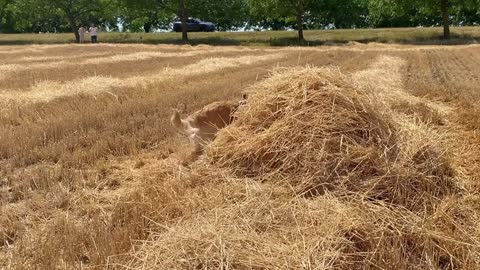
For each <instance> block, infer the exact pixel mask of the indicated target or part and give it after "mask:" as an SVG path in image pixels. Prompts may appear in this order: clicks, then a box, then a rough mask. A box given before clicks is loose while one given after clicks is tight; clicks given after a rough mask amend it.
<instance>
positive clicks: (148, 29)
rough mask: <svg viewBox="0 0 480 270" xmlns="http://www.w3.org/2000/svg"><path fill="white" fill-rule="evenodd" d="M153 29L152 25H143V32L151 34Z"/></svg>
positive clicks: (148, 23)
mask: <svg viewBox="0 0 480 270" xmlns="http://www.w3.org/2000/svg"><path fill="white" fill-rule="evenodd" d="M151 29H152V23H150V22H146V23H144V24H143V30H145V33H150V30H151Z"/></svg>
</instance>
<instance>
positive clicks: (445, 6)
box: [441, 0, 450, 39]
mask: <svg viewBox="0 0 480 270" xmlns="http://www.w3.org/2000/svg"><path fill="white" fill-rule="evenodd" d="M449 8H450V3H449V1H448V0H441V10H442V19H443V38H444V39H450V14H449V12H448V10H449Z"/></svg>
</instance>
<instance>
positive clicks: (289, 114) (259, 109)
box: [208, 68, 455, 211]
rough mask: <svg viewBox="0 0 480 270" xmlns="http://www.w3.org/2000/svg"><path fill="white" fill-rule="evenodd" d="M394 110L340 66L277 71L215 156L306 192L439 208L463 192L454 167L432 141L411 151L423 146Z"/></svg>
mask: <svg viewBox="0 0 480 270" xmlns="http://www.w3.org/2000/svg"><path fill="white" fill-rule="evenodd" d="M391 114H392V112H391V111H390V110H388V108H386V107H385V106H384V105H383V104H381V103H378V102H376V101H375V100H374V96H372V95H369V94H368V93H367V92H366V91H364V90H359V89H356V88H355V85H354V84H353V83H352V82H351V80H349V79H348V78H346V77H345V75H343V74H341V73H340V72H339V71H338V70H335V69H328V68H306V69H305V68H302V69H296V70H293V71H291V70H277V71H275V73H274V74H273V75H272V77H271V78H269V79H267V80H265V81H264V82H262V83H260V84H259V85H257V86H256V88H255V89H252V94H251V95H250V97H249V103H248V106H246V107H245V108H243V109H242V110H240V111H239V112H238V113H237V117H238V120H236V122H234V124H233V125H231V126H230V127H228V128H226V129H224V130H223V131H222V132H220V134H219V136H218V138H217V139H216V141H215V142H214V143H213V144H212V145H211V147H210V148H209V153H208V157H209V158H210V160H211V162H213V163H214V164H217V165H219V166H220V167H225V168H230V169H232V170H233V172H234V173H235V174H236V175H237V176H245V177H252V178H256V179H258V180H260V181H273V182H276V183H279V184H286V185H289V186H292V187H293V189H294V190H296V191H297V192H298V193H301V194H303V195H306V196H316V195H321V194H324V193H325V191H327V190H328V191H330V192H334V193H337V194H338V195H342V196H343V195H352V194H355V195H358V196H362V197H365V198H368V199H370V200H382V201H384V202H387V203H390V204H395V205H401V206H403V207H406V208H407V209H409V210H412V211H417V210H422V211H423V210H425V209H426V210H431V209H432V207H433V205H434V204H435V203H437V202H438V199H441V198H442V197H444V196H446V195H448V194H451V193H452V192H453V191H454V190H455V185H454V184H453V182H452V176H453V172H452V169H451V168H450V166H449V164H448V162H447V161H446V160H445V159H444V158H443V156H442V155H440V154H439V153H438V152H437V151H436V149H435V148H434V146H432V145H429V144H428V143H425V141H424V142H423V143H424V144H423V146H422V147H421V148H416V149H408V148H409V147H411V146H415V147H417V145H414V144H408V142H405V141H408V140H410V139H408V140H405V139H404V138H399V136H401V135H402V134H403V133H404V132H401V131H398V130H397V129H398V126H399V125H398V124H397V123H396V122H395V121H394V117H391ZM411 135H412V134H408V136H411ZM413 135H415V134H413ZM406 153H410V154H409V155H407V154H406Z"/></svg>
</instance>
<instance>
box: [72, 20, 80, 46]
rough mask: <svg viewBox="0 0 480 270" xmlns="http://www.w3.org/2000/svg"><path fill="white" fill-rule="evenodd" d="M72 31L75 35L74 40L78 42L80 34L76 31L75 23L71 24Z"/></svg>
mask: <svg viewBox="0 0 480 270" xmlns="http://www.w3.org/2000/svg"><path fill="white" fill-rule="evenodd" d="M71 27H72V31H73V34H74V35H75V42H77V43H80V34H79V33H78V27H77V26H76V25H75V24H72V26H71Z"/></svg>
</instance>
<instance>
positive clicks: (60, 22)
mask: <svg viewBox="0 0 480 270" xmlns="http://www.w3.org/2000/svg"><path fill="white" fill-rule="evenodd" d="M112 4H113V0H55V1H50V0H15V1H13V3H12V4H10V5H9V8H10V9H11V10H14V12H15V14H17V18H19V19H20V21H21V22H23V23H24V24H25V25H23V26H22V27H18V28H19V29H28V27H29V26H30V27H33V28H34V24H47V25H49V28H55V29H56V28H57V27H59V28H63V27H64V25H65V26H66V28H68V29H69V30H70V31H72V32H73V33H74V34H75V40H76V41H77V42H79V40H80V37H79V34H78V31H77V30H78V27H79V25H80V24H82V23H86V22H93V23H101V22H102V21H104V20H106V19H107V18H106V15H107V14H110V15H112V14H113V13H111V10H112V6H113V5H112ZM52 21H53V22H55V23H57V24H56V25H55V24H53V25H52Z"/></svg>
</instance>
